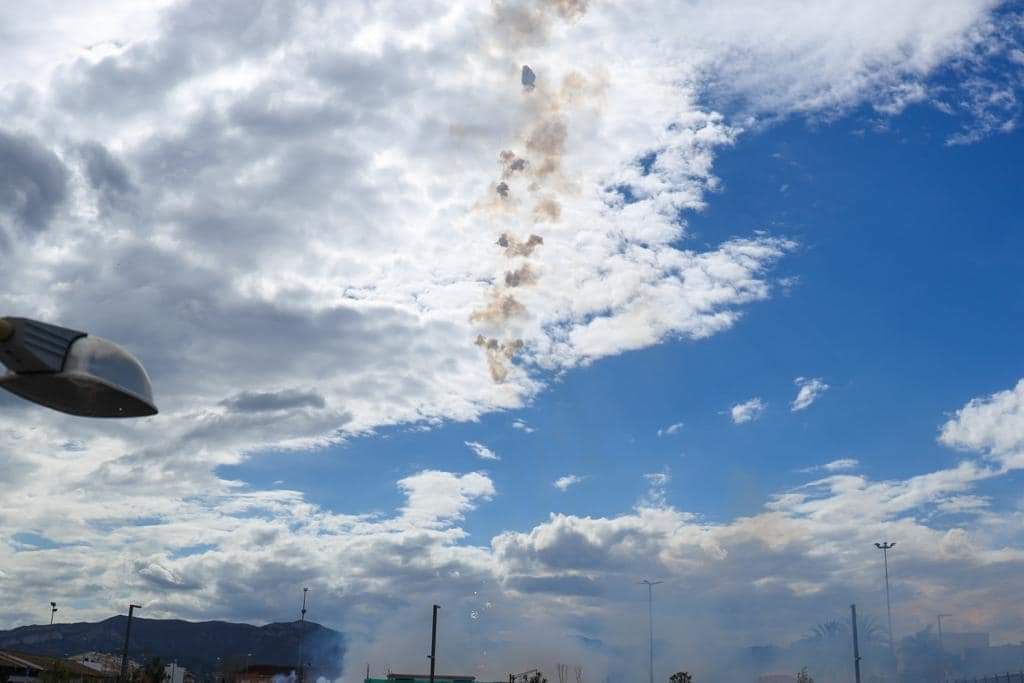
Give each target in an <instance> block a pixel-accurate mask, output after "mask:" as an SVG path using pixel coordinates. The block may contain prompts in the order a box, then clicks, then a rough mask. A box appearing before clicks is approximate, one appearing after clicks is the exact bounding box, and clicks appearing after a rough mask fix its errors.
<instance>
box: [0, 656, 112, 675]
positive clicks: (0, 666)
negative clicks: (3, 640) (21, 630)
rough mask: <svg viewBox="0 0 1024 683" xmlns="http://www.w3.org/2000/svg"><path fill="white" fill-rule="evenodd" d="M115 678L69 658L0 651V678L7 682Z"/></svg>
mask: <svg viewBox="0 0 1024 683" xmlns="http://www.w3.org/2000/svg"><path fill="white" fill-rule="evenodd" d="M116 677H117V676H116V674H115V675H113V676H112V675H110V674H107V673H104V672H102V671H98V670H97V669H94V668H92V667H89V666H85V665H84V664H80V663H79V662H76V661H73V660H70V659H61V658H59V657H47V656H45V655H34V654H29V653H27V652H14V651H12V650H0V680H5V681H7V683H38V682H39V680H40V679H48V678H56V679H59V680H61V681H62V682H63V683H105V682H108V681H110V680H111V679H112V678H116Z"/></svg>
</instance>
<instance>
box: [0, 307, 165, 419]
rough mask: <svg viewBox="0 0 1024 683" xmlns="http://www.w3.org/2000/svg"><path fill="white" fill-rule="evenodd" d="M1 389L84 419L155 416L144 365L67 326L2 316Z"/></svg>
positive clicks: (96, 338)
mask: <svg viewBox="0 0 1024 683" xmlns="http://www.w3.org/2000/svg"><path fill="white" fill-rule="evenodd" d="M0 362H2V363H3V364H4V365H5V366H7V369H8V372H7V373H6V374H2V375H0V388H3V389H6V390H7V391H10V392H11V393H13V394H16V395H18V396H20V397H21V398H24V399H26V400H28V401H32V402H33V403H37V404H39V405H42V406H46V407H47V408H52V409H53V410H57V411H60V412H63V413H68V414H70V415H79V416H82V417H145V416H148V415H155V414H156V413H157V408H156V405H154V403H153V388H152V385H151V384H150V381H149V376H148V375H147V374H146V370H145V369H144V368H143V367H142V364H141V363H140V362H139V361H138V360H137V359H136V358H135V357H134V356H132V355H131V354H130V353H128V352H127V351H125V350H124V349H122V348H121V347H119V346H117V345H116V344H114V343H112V342H109V341H107V340H106V339H101V338H100V337H94V336H90V335H88V334H86V333H85V332H81V331H79V330H72V329H68V328H65V327H58V326H56V325H50V324H47V323H42V322H38V321H36V320H29V319H28V318H0Z"/></svg>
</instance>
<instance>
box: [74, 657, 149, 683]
mask: <svg viewBox="0 0 1024 683" xmlns="http://www.w3.org/2000/svg"><path fill="white" fill-rule="evenodd" d="M68 659H70V660H71V661H72V662H78V663H79V664H81V665H83V666H87V667H89V668H90V669H95V670H96V671H99V672H100V673H104V674H110V675H111V676H113V677H115V678H116V677H118V676H119V675H120V674H121V655H119V654H112V653H110V652H82V653H80V654H77V655H71V656H70V657H68ZM138 669H139V663H138V662H136V661H134V660H132V659H129V660H128V671H129V672H134V671H138Z"/></svg>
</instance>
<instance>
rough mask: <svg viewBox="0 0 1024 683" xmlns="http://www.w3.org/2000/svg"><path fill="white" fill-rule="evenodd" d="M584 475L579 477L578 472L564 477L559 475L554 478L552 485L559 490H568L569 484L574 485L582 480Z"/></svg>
mask: <svg viewBox="0 0 1024 683" xmlns="http://www.w3.org/2000/svg"><path fill="white" fill-rule="evenodd" d="M584 478H585V477H581V476H579V475H578V474H567V475H565V476H564V477H559V478H558V479H556V480H555V483H554V486H555V488H556V489H558V490H559V491H568V490H569V487H570V486H575V485H576V484H579V483H580V482H582V481H583V479H584Z"/></svg>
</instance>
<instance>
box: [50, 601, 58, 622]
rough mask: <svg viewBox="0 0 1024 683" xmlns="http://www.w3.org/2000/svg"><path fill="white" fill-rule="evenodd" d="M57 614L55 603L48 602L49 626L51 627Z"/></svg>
mask: <svg viewBox="0 0 1024 683" xmlns="http://www.w3.org/2000/svg"><path fill="white" fill-rule="evenodd" d="M56 614H57V603H55V602H54V601H53V600H51V601H50V626H53V617H54V616H55V615H56Z"/></svg>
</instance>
